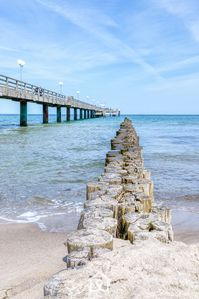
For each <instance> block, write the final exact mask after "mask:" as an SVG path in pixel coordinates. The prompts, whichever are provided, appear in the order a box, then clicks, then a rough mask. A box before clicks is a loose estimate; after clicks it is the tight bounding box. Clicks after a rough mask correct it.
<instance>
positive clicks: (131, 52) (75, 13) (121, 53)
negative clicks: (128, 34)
mask: <svg viewBox="0 0 199 299" xmlns="http://www.w3.org/2000/svg"><path fill="white" fill-rule="evenodd" d="M37 1H38V2H39V3H40V4H43V5H44V6H46V7H48V8H49V9H51V10H52V11H54V12H55V13H58V14H60V15H61V16H63V17H64V18H66V20H68V21H70V22H71V23H73V24H74V25H76V26H78V27H80V28H82V29H83V30H86V31H87V32H89V33H90V34H92V35H93V36H94V38H96V39H98V40H100V41H101V42H103V43H104V44H105V45H106V46H107V47H109V48H110V49H111V50H112V51H114V52H117V57H118V59H121V58H127V59H128V60H130V61H131V62H132V63H135V64H138V65H139V66H141V67H142V68H143V69H144V70H145V71H146V72H148V73H150V74H152V75H153V76H155V77H156V78H158V79H162V78H161V76H160V74H159V73H158V72H157V71H156V69H155V68H154V67H153V66H152V65H151V64H149V63H148V62H146V61H145V60H144V59H143V57H142V56H141V55H140V54H139V53H138V52H137V51H136V50H135V49H133V48H132V47H130V46H128V45H127V44H126V43H125V42H124V41H122V40H121V39H119V38H118V37H117V36H116V35H115V34H114V33H112V32H111V31H109V28H112V27H113V28H117V27H119V24H117V23H116V22H115V21H114V20H113V19H112V18H110V17H109V16H107V15H105V14H103V13H102V12H100V11H98V10H96V9H94V8H92V9H91V8H90V9H85V8H84V7H82V6H78V5H76V4H75V3H74V4H73V5H68V4H66V3H63V2H62V3H60V2H59V4H58V2H57V1H48V0H37ZM116 50H117V51H116Z"/></svg>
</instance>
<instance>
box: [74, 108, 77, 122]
mask: <svg viewBox="0 0 199 299" xmlns="http://www.w3.org/2000/svg"><path fill="white" fill-rule="evenodd" d="M74 120H77V108H74Z"/></svg>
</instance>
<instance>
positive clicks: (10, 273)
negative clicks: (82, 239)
mask: <svg viewBox="0 0 199 299" xmlns="http://www.w3.org/2000/svg"><path fill="white" fill-rule="evenodd" d="M65 240H66V235H65V234H63V233H48V232H42V231H41V230H40V229H39V228H38V227H37V226H36V225H32V224H7V225H6V224H2V225H0V257H1V258H0V299H3V298H6V299H7V298H14V299H27V298H31V299H40V298H43V285H44V283H45V281H46V280H47V279H48V278H49V277H50V276H52V274H54V273H56V272H57V271H59V270H61V269H64V268H65V264H64V262H63V261H62V258H63V257H64V256H65V255H66V249H65V246H64V245H63V243H64V241H65Z"/></svg>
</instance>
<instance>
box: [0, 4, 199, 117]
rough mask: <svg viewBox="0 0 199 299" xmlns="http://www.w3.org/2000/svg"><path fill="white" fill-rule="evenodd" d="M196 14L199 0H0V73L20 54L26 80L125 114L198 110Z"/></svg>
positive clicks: (11, 70) (13, 108) (10, 108)
mask: <svg viewBox="0 0 199 299" xmlns="http://www.w3.org/2000/svg"><path fill="white" fill-rule="evenodd" d="M198 16H199V1H198V0H125V1H124V0H101V1H100V0H76V1H74V0H73V1H72V0H65V1H64V0H26V1H22V0H15V1H11V0H0V27H1V31H0V69H1V71H0V73H1V74H5V75H8V76H11V77H19V69H18V66H17V63H16V61H17V59H19V58H20V59H23V60H25V61H26V65H25V67H24V73H23V79H24V81H28V82H31V83H34V84H38V85H41V86H43V87H46V88H49V89H52V90H57V91H59V86H58V82H59V81H63V82H64V93H65V94H66V95H75V94H76V91H77V90H79V91H80V99H81V100H86V96H89V101H92V100H93V101H95V102H96V103H105V104H106V105H107V106H112V107H119V108H120V109H121V111H122V112H123V113H139V114H142V113H143V114H147V113H149V114H153V113H162V114H164V113H166V114H167V113H171V114H172V113H173V114H175V113H179V114H180V113H182V114H184V113H185V114H186V113H187V114H188V113H190V114H191V113H199V103H198V96H199V17H198ZM18 111H19V104H18V103H14V102H10V101H7V100H0V113H9V112H10V113H17V112H18ZM40 111H41V107H39V105H36V104H34V105H33V104H32V105H30V106H29V112H30V113H38V112H40Z"/></svg>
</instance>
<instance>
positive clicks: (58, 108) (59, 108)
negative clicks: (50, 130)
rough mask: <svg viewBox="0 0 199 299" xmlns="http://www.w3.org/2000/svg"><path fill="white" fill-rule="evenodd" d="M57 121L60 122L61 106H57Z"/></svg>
mask: <svg viewBox="0 0 199 299" xmlns="http://www.w3.org/2000/svg"><path fill="white" fill-rule="evenodd" d="M57 122H58V123H61V107H60V106H57Z"/></svg>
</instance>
